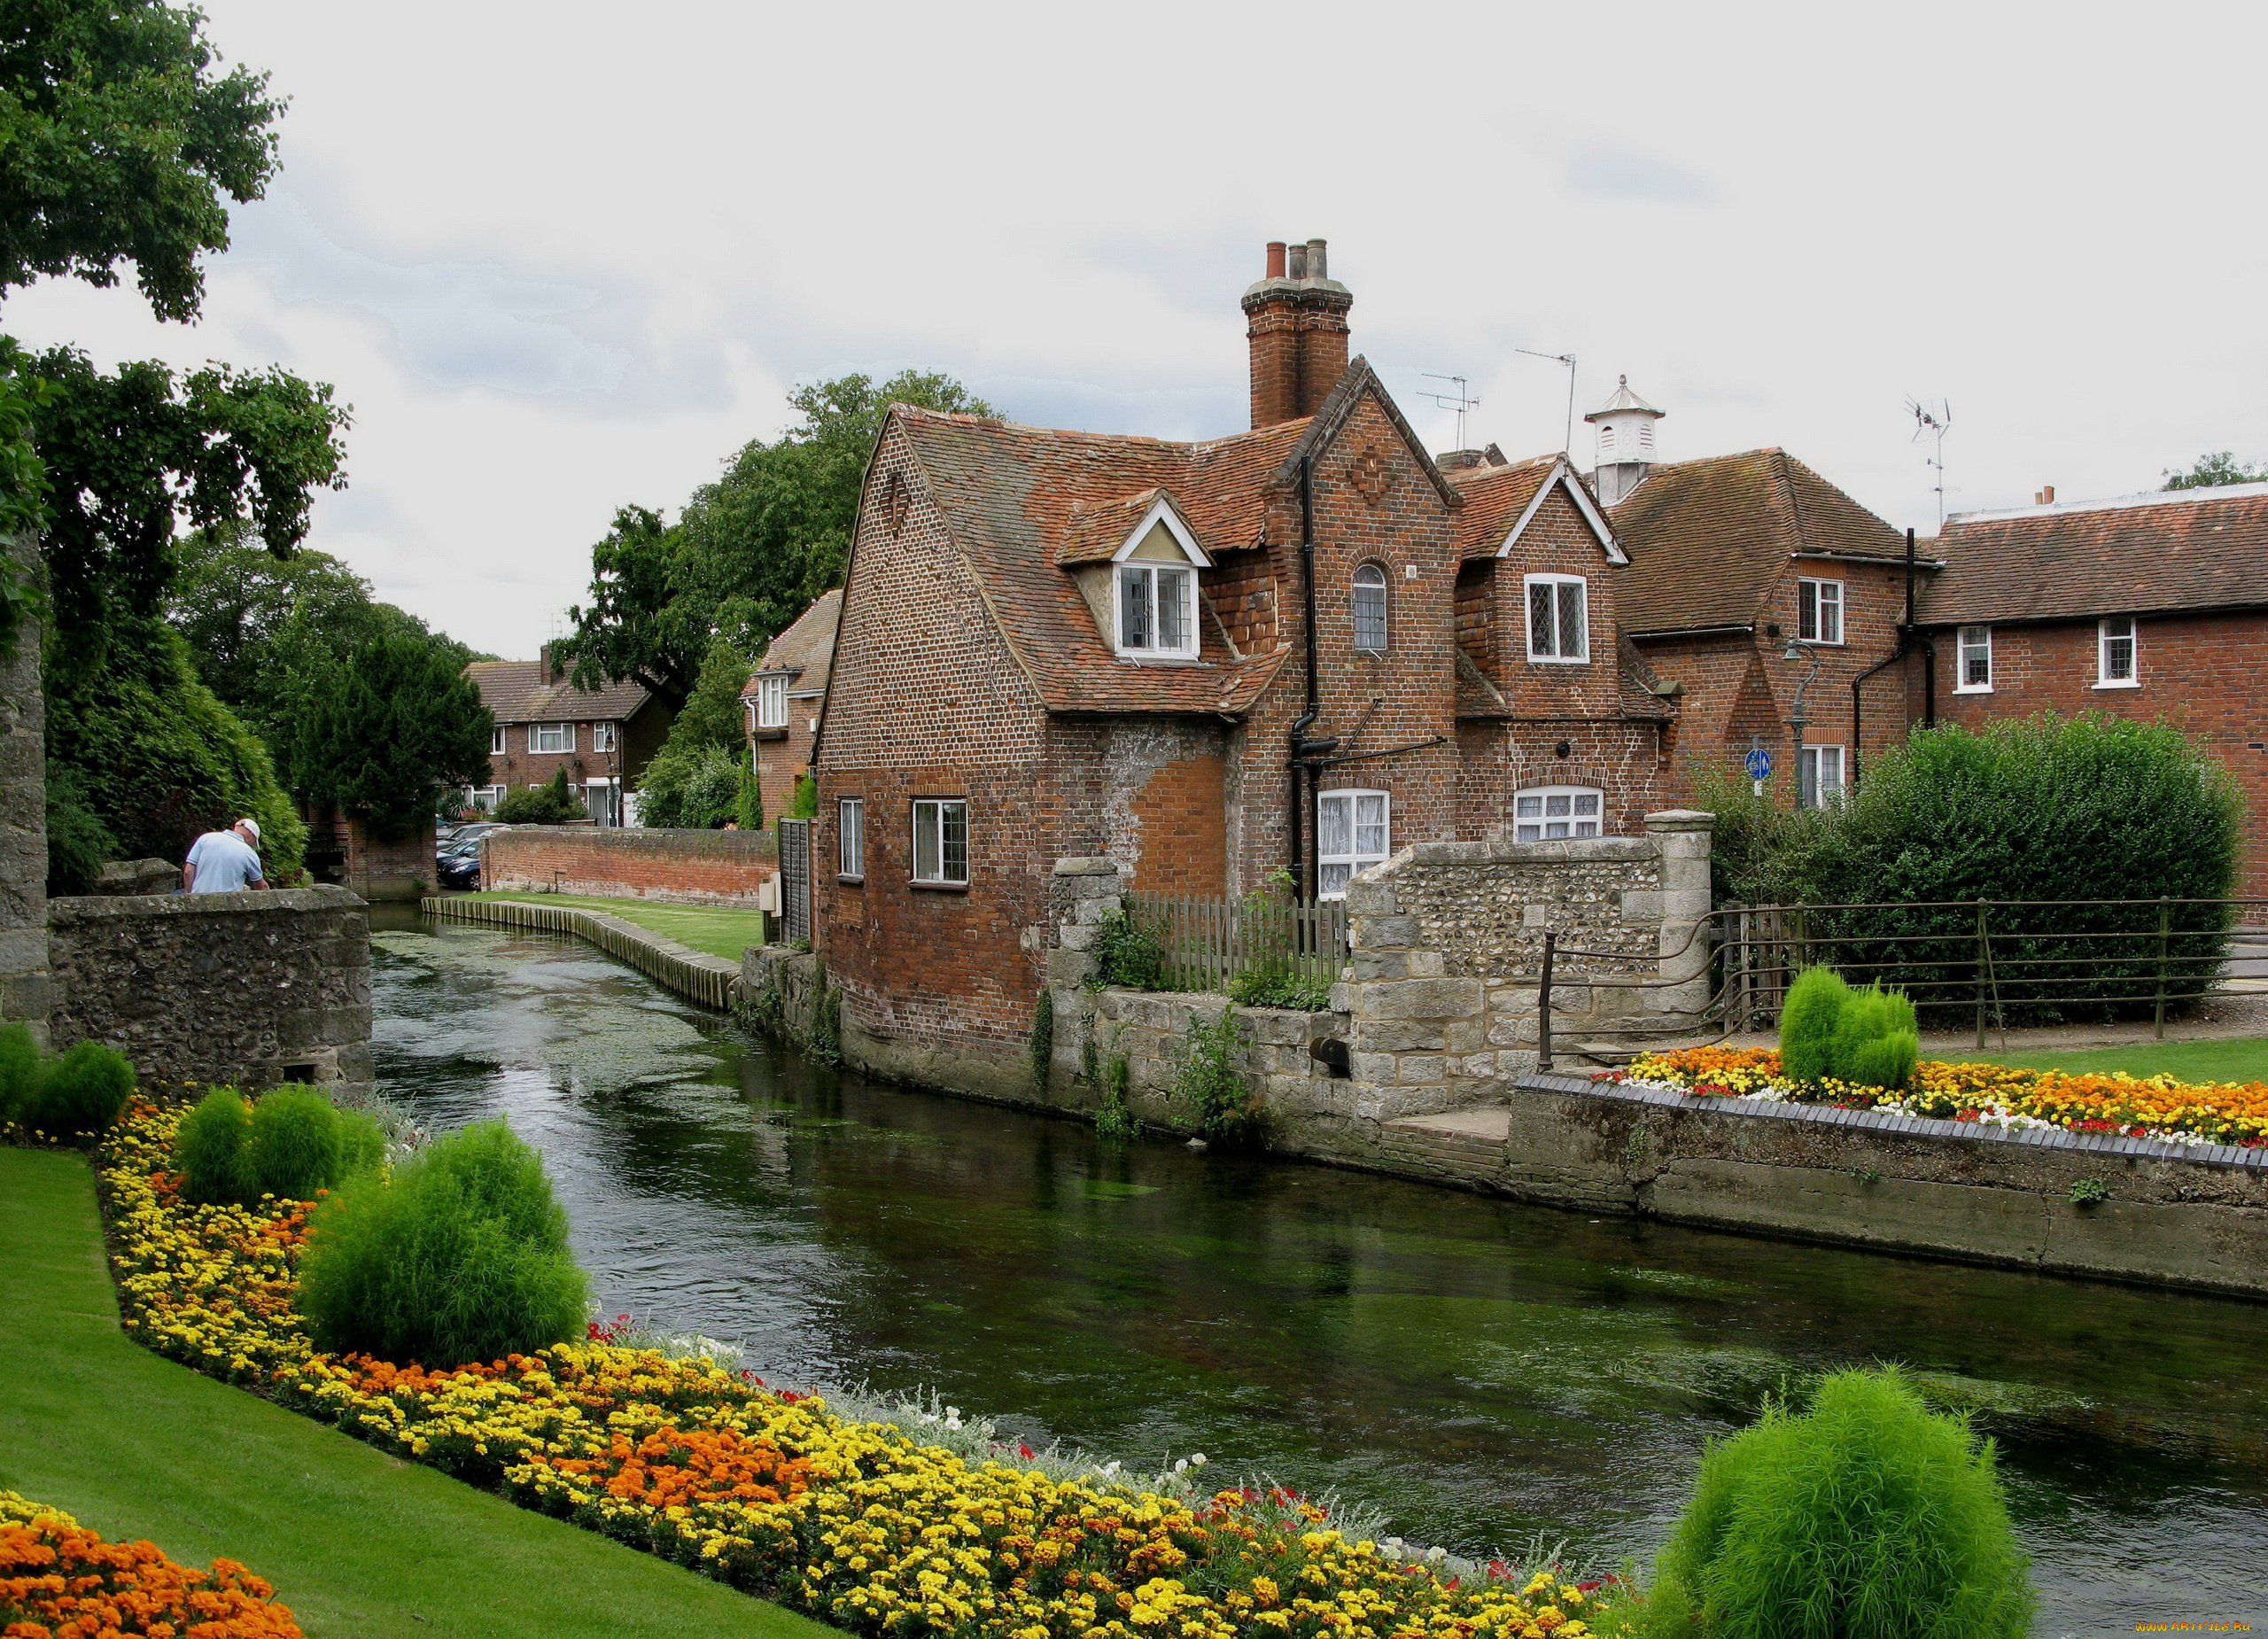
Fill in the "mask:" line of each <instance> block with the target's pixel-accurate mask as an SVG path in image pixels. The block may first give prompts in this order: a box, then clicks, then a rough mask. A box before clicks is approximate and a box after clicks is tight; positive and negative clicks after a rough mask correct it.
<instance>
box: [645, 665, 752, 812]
mask: <svg viewBox="0 0 2268 1639" xmlns="http://www.w3.org/2000/svg"><path fill="white" fill-rule="evenodd" d="M748 674H749V663H748V657H747V656H745V655H743V654H742V653H741V651H740V650H739V649H735V648H734V646H733V643H732V641H731V640H730V639H728V638H724V637H719V638H718V639H716V640H715V641H713V642H711V644H710V646H709V656H708V658H707V659H706V660H704V661H703V663H702V666H701V676H700V680H699V681H698V682H697V683H696V684H695V687H694V690H693V693H692V695H690V696H689V697H688V698H687V701H686V703H685V706H684V709H683V710H681V711H679V712H678V714H677V720H676V721H675V722H673V723H672V724H671V725H670V735H669V738H668V739H667V740H664V742H662V746H661V750H658V751H656V752H655V753H654V758H653V761H651V762H650V763H649V764H647V765H646V772H645V773H644V774H643V775H641V777H640V779H639V781H638V813H639V818H640V819H641V820H642V821H643V822H644V823H645V824H647V825H650V826H680V827H686V828H687V829H691V830H707V829H709V828H711V827H714V826H719V825H722V824H724V822H725V821H726V820H738V819H739V818H740V810H741V806H742V803H741V769H742V766H743V765H745V764H747V762H748V761H749V755H748V742H747V740H746V738H745V737H744V736H743V734H742V732H741V721H742V716H743V714H744V711H745V708H743V707H742V704H741V690H742V687H744V686H745V685H746V684H747V682H748ZM759 812H760V808H759Z"/></svg>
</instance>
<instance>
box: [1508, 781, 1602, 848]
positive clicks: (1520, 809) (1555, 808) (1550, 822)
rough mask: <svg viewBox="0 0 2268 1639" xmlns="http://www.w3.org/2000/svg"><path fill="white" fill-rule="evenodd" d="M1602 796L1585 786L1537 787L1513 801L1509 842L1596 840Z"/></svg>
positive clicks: (1521, 793)
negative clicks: (1564, 837) (1575, 838)
mask: <svg viewBox="0 0 2268 1639" xmlns="http://www.w3.org/2000/svg"><path fill="white" fill-rule="evenodd" d="M1604 811H1605V802H1604V797H1603V796H1602V794H1601V793H1600V792H1599V791H1598V790H1597V789H1596V788H1594V787H1591V786H1587V785H1539V786H1532V787H1530V788H1528V789H1527V790H1525V791H1521V792H1518V793H1516V794H1515V795H1514V796H1513V797H1512V840H1513V841H1514V842H1516V843H1548V842H1551V841H1554V840H1555V839H1557V838H1559V837H1563V836H1568V837H1572V836H1596V835H1598V834H1599V821H1600V820H1601V819H1602V818H1603V817H1604Z"/></svg>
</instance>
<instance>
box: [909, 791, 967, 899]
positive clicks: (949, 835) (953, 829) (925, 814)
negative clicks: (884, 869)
mask: <svg viewBox="0 0 2268 1639" xmlns="http://www.w3.org/2000/svg"><path fill="white" fill-rule="evenodd" d="M913 880H914V881H915V882H927V883H929V884H931V885H934V886H940V887H947V888H960V887H966V886H967V883H968V804H967V802H966V801H965V800H963V799H961V798H959V797H928V796H925V797H922V798H920V799H919V800H918V801H916V802H915V803H914V804H913Z"/></svg>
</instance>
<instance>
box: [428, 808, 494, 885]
mask: <svg viewBox="0 0 2268 1639" xmlns="http://www.w3.org/2000/svg"><path fill="white" fill-rule="evenodd" d="M501 828H502V827H500V826H498V825H496V824H495V823H493V821H485V822H481V823H477V824H472V825H463V826H459V827H457V828H456V830H455V832H454V834H453V835H451V836H450V837H449V839H448V840H447V842H445V843H442V844H441V845H440V846H439V848H438V849H436V850H435V851H434V854H433V879H434V881H436V882H439V883H440V885H441V886H442V887H444V888H474V887H478V886H479V883H480V839H481V838H482V837H484V836H485V835H488V834H489V833H490V832H491V831H495V830H500V829H501Z"/></svg>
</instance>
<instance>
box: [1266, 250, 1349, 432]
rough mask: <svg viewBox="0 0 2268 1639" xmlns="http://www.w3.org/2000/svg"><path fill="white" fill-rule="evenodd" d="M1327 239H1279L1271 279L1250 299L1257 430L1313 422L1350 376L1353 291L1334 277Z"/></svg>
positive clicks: (1270, 262) (1271, 255)
mask: <svg viewBox="0 0 2268 1639" xmlns="http://www.w3.org/2000/svg"><path fill="white" fill-rule="evenodd" d="M1354 305H1355V298H1354V296H1353V294H1352V293H1351V292H1350V291H1348V288H1347V287H1346V286H1345V285H1343V284H1340V283H1339V282H1338V281H1337V280H1335V279H1333V278H1332V277H1331V273H1330V264H1329V263H1328V262H1327V261H1326V260H1324V242H1323V241H1322V240H1321V239H1309V241H1308V242H1307V243H1306V244H1305V245H1286V244H1285V243H1284V242H1283V241H1282V240H1280V239H1278V240H1275V241H1273V242H1271V243H1270V245H1269V246H1268V276H1267V277H1265V278H1263V279H1262V280H1261V281H1260V283H1258V284H1254V285H1253V286H1252V287H1251V288H1250V289H1248V290H1247V291H1245V293H1244V314H1245V318H1246V320H1247V322H1248V323H1247V330H1246V332H1245V335H1246V338H1247V340H1248V341H1249V342H1250V344H1251V348H1252V424H1253V425H1254V426H1255V427H1272V426H1274V425H1275V424H1276V423H1278V422H1283V421H1296V420H1298V419H1299V418H1300V417H1301V416H1312V415H1314V414H1315V413H1316V411H1317V409H1318V408H1321V407H1322V404H1323V400H1324V398H1325V397H1326V396H1328V395H1329V393H1330V392H1331V390H1332V387H1334V386H1336V385H1338V382H1339V378H1340V377H1341V376H1342V375H1344V374H1346V371H1347V310H1348V308H1349V307H1353V306H1354Z"/></svg>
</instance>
